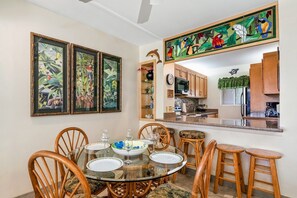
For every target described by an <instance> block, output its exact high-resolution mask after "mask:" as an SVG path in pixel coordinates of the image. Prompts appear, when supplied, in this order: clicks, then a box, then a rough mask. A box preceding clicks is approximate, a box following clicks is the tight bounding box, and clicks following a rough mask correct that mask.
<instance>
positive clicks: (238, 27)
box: [232, 24, 247, 43]
mask: <svg viewBox="0 0 297 198" xmlns="http://www.w3.org/2000/svg"><path fill="white" fill-rule="evenodd" d="M232 28H233V30H234V31H235V32H236V34H237V35H238V36H239V37H240V38H241V43H244V42H246V35H247V30H246V28H245V27H244V26H243V25H240V24H235V25H233V26H232Z"/></svg>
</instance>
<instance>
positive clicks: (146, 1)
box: [137, 0, 152, 23]
mask: <svg viewBox="0 0 297 198" xmlns="http://www.w3.org/2000/svg"><path fill="white" fill-rule="evenodd" d="M151 11H152V5H151V4H150V0H142V2H141V5H140V10H139V14H138V20H137V23H145V22H147V21H148V20H149V18H150V14H151Z"/></svg>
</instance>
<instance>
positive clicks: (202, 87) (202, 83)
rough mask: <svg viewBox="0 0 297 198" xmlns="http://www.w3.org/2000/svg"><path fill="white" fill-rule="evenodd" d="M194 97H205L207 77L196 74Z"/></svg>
mask: <svg viewBox="0 0 297 198" xmlns="http://www.w3.org/2000/svg"><path fill="white" fill-rule="evenodd" d="M196 97H197V98H207V77H206V76H202V75H201V74H198V73H197V74H196Z"/></svg>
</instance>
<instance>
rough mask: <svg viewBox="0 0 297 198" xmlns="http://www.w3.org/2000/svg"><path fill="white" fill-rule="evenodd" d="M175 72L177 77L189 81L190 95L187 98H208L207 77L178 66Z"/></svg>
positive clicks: (175, 67)
mask: <svg viewBox="0 0 297 198" xmlns="http://www.w3.org/2000/svg"><path fill="white" fill-rule="evenodd" d="M174 70H175V71H174V72H175V77H180V78H184V79H187V80H188V81H189V94H188V96H187V97H191V98H207V76H205V75H203V74H200V73H198V72H195V71H193V70H190V69H187V68H185V67H183V66H180V65H176V64H175V66H174Z"/></svg>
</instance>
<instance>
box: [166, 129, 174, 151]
mask: <svg viewBox="0 0 297 198" xmlns="http://www.w3.org/2000/svg"><path fill="white" fill-rule="evenodd" d="M166 128H167V129H168V131H169V133H170V142H171V140H172V142H173V146H174V147H176V141H175V137H174V134H175V129H173V128H168V127H166Z"/></svg>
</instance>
